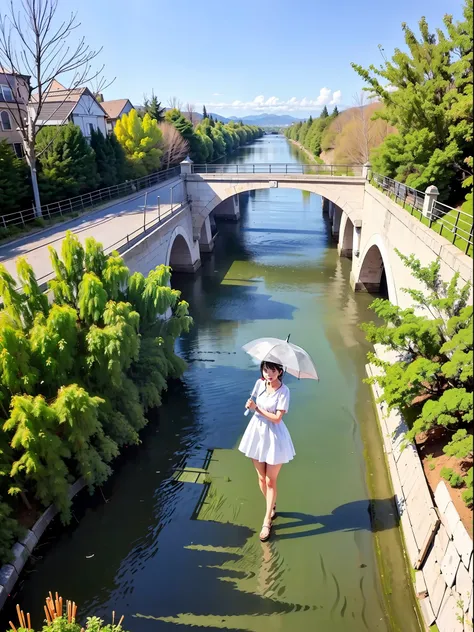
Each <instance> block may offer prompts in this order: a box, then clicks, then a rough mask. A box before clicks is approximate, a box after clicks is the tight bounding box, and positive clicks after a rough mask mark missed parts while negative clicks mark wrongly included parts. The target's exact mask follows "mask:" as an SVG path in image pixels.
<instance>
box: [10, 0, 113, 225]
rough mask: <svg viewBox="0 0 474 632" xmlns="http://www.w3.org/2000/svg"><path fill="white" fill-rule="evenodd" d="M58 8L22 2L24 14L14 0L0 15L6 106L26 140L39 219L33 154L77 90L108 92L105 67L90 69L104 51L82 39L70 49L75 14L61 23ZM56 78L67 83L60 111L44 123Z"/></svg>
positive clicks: (40, 1)
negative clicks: (46, 127)
mask: <svg viewBox="0 0 474 632" xmlns="http://www.w3.org/2000/svg"><path fill="white" fill-rule="evenodd" d="M57 7H58V0H21V8H20V9H19V10H17V9H15V8H14V6H13V0H10V7H9V13H8V15H0V66H3V71H4V73H5V77H6V81H7V83H8V85H9V87H10V89H11V92H12V101H11V102H8V103H7V104H6V105H7V106H8V107H9V110H10V113H11V114H12V117H13V119H14V121H15V123H16V126H17V129H18V131H19V133H20V134H21V137H22V140H23V147H24V151H25V156H26V160H27V162H28V165H29V167H30V171H31V183H32V187H33V195H34V202H35V209H36V215H37V216H38V217H41V215H42V213H41V201H40V195H39V190H38V181H37V173H36V163H37V159H38V155H37V154H36V151H35V145H36V136H37V134H38V132H39V130H40V129H41V128H42V127H43V126H44V125H46V124H47V123H48V121H50V120H53V118H54V116H55V115H56V114H57V112H58V111H59V110H60V108H61V105H63V104H64V103H65V102H66V101H67V100H68V99H69V97H70V96H71V94H72V93H73V91H74V90H77V88H79V87H84V85H85V84H87V83H88V82H90V81H96V85H95V89H94V91H95V93H96V94H97V93H99V92H100V91H101V90H103V89H104V87H105V82H104V81H103V80H102V79H100V77H101V73H102V70H103V66H102V67H101V68H100V69H99V70H93V69H92V66H91V63H92V62H93V61H94V59H95V58H96V57H97V56H98V55H99V53H100V52H101V50H102V49H99V50H97V51H95V50H91V49H90V48H89V46H88V45H87V44H86V43H85V40H84V38H83V37H82V38H80V39H79V41H78V43H77V45H75V46H74V45H71V44H70V36H71V34H73V32H74V31H75V30H76V29H77V28H78V27H79V26H80V23H79V22H77V19H76V18H77V14H76V13H71V15H70V16H69V18H68V19H66V20H64V21H63V22H60V21H59V20H57V19H56V11H57ZM63 77H65V79H63ZM58 78H61V81H62V82H64V81H65V80H66V83H67V85H68V87H65V89H64V90H62V91H58V94H59V95H60V98H59V100H58V102H57V103H56V106H55V107H54V108H51V109H52V110H53V111H51V112H49V114H48V116H47V117H44V116H42V111H43V109H44V105H45V103H46V102H47V100H48V91H49V90H50V88H51V86H52V84H53V82H54V81H58ZM30 103H33V104H34V107H32V106H31V105H28V104H30ZM4 105H5V104H4Z"/></svg>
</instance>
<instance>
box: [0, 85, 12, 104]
mask: <svg viewBox="0 0 474 632" xmlns="http://www.w3.org/2000/svg"><path fill="white" fill-rule="evenodd" d="M0 101H13V92H12V89H11V88H10V86H5V85H3V84H2V85H0Z"/></svg>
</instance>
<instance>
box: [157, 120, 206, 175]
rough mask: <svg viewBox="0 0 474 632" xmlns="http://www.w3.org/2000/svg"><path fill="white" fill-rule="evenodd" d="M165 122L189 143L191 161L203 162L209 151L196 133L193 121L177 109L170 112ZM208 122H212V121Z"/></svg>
mask: <svg viewBox="0 0 474 632" xmlns="http://www.w3.org/2000/svg"><path fill="white" fill-rule="evenodd" d="M165 120H166V121H168V123H171V124H172V125H174V127H175V128H176V129H177V130H178V132H179V133H180V134H181V136H182V137H183V138H184V140H185V141H187V143H188V145H189V156H190V158H191V160H193V161H194V162H197V163H199V162H203V157H204V156H205V154H206V153H207V151H206V149H205V147H204V144H203V140H202V138H201V137H200V136H199V135H198V134H197V133H196V132H195V130H194V128H193V125H192V123H191V121H190V120H189V119H187V118H186V117H185V116H183V114H181V112H180V111H179V110H178V109H177V108H174V109H172V110H168V112H166V115H165ZM206 120H209V121H210V119H206Z"/></svg>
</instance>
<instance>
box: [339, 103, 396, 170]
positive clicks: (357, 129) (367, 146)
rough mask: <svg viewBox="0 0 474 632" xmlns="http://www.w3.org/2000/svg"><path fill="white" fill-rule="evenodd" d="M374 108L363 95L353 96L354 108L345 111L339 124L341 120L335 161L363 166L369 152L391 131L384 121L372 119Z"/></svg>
mask: <svg viewBox="0 0 474 632" xmlns="http://www.w3.org/2000/svg"><path fill="white" fill-rule="evenodd" d="M374 106H375V104H374V103H373V102H372V101H371V102H367V101H366V99H365V97H364V95H363V94H357V95H355V96H354V107H353V108H351V109H350V110H346V112H344V113H343V116H342V117H341V122H342V119H343V118H344V122H343V129H342V131H341V132H340V134H339V135H338V136H337V137H336V143H337V145H338V147H337V151H336V154H337V156H336V157H337V159H341V160H343V161H347V162H350V163H352V164H358V165H363V164H364V163H366V162H368V160H369V157H370V153H371V150H372V149H374V147H377V146H378V145H380V143H381V142H382V141H383V139H384V138H385V136H387V134H389V133H390V132H391V131H393V129H392V128H390V126H388V125H387V123H386V122H385V121H383V120H382V119H376V118H374V111H375V110H374ZM375 107H376V106H375ZM344 115H346V116H347V117H349V118H348V119H347V118H345V117H344ZM338 118H339V117H338ZM336 120H337V119H336Z"/></svg>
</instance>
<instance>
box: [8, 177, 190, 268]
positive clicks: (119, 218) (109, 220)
mask: <svg viewBox="0 0 474 632" xmlns="http://www.w3.org/2000/svg"><path fill="white" fill-rule="evenodd" d="M171 189H173V193H172V194H171ZM145 193H147V209H146V221H147V222H150V221H151V220H152V218H153V217H157V216H158V197H159V202H160V217H163V216H165V215H167V214H168V213H169V212H170V209H171V204H170V203H171V195H172V196H173V198H172V201H173V204H174V205H175V204H176V203H177V202H182V201H183V199H184V190H183V186H182V181H181V180H180V178H173V179H172V180H167V181H165V182H163V183H160V184H159V185H157V186H155V187H151V188H150V189H146V190H143V192H142V193H141V194H138V195H137V196H136V197H133V198H131V199H128V200H119V201H117V202H116V203H115V204H111V205H110V206H107V208H103V209H101V210H98V211H93V212H92V213H87V214H86V215H82V216H80V217H77V218H76V219H72V220H70V221H67V222H63V223H61V224H56V225H55V226H52V227H51V228H47V229H46V230H43V231H40V232H38V233H34V234H31V235H26V236H25V237H22V238H20V239H17V240H15V241H13V242H9V243H7V244H5V245H3V246H1V247H0V262H1V263H3V265H4V266H5V268H6V269H7V271H8V272H9V273H10V274H11V275H12V276H13V277H14V278H15V279H17V278H18V277H17V273H16V258H17V257H20V256H26V258H27V260H28V262H29V263H30V264H31V265H32V266H33V269H34V271H35V273H36V276H37V278H38V279H41V280H46V279H44V277H46V276H48V275H50V274H51V272H52V269H53V268H52V265H51V261H50V257H49V250H48V246H49V245H52V246H53V247H54V248H55V249H56V250H58V251H60V249H61V244H62V241H63V239H64V237H65V235H66V231H68V230H71V231H73V232H74V233H75V234H76V235H77V236H78V238H79V240H80V241H81V243H84V242H85V240H86V238H87V237H94V238H95V239H97V241H100V242H101V243H102V244H103V246H104V248H105V249H107V248H108V247H109V246H112V244H115V243H116V242H118V241H119V240H120V239H122V238H124V237H125V236H126V235H127V234H130V233H133V232H134V231H136V230H137V229H139V228H140V227H142V226H143V221H144V204H145Z"/></svg>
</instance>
